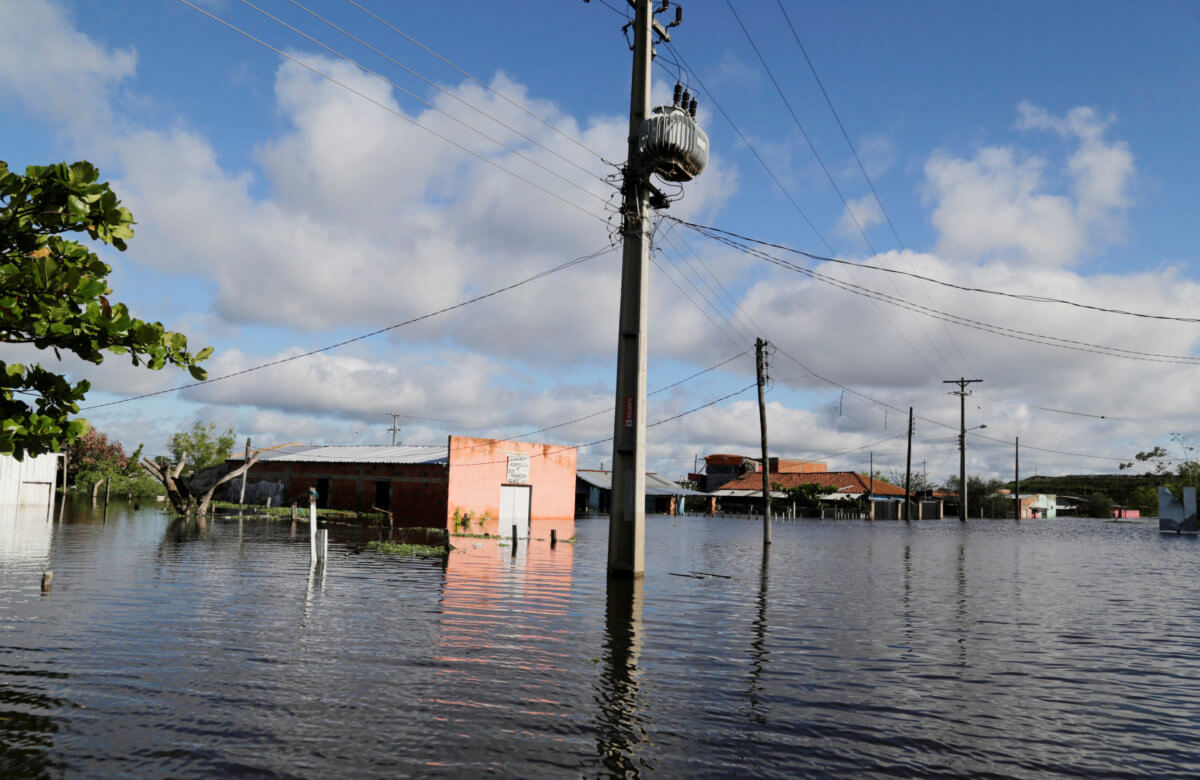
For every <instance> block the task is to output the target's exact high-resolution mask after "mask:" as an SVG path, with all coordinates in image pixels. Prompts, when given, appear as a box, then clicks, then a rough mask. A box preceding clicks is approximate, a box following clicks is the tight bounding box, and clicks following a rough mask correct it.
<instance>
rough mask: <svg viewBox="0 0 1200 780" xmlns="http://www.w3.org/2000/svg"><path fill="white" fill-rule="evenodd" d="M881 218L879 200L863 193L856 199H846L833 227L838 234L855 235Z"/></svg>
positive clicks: (879, 221) (881, 212) (882, 218)
mask: <svg viewBox="0 0 1200 780" xmlns="http://www.w3.org/2000/svg"><path fill="white" fill-rule="evenodd" d="M883 220H884V216H883V209H882V208H880V206H879V201H877V200H876V199H875V196H874V195H864V196H862V197H861V198H858V199H857V200H850V201H847V203H846V208H845V209H843V210H842V216H841V219H839V220H838V223H837V226H836V228H835V229H836V230H837V232H838V234H839V235H843V236H857V235H859V234H860V232H865V231H867V230H870V229H871V228H872V227H873V226H875V225H878V224H879V223H881V222H883Z"/></svg>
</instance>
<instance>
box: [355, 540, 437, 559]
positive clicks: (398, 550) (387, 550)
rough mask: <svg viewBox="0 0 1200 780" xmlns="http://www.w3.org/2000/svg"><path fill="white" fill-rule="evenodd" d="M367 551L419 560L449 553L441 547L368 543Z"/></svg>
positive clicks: (397, 543) (401, 543) (396, 543)
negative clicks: (417, 558) (408, 556)
mask: <svg viewBox="0 0 1200 780" xmlns="http://www.w3.org/2000/svg"><path fill="white" fill-rule="evenodd" d="M367 549H368V550H374V551H375V552H380V553H383V554H384V555H413V556H417V557H420V558H435V557H439V556H442V555H445V554H446V553H448V552H449V551H450V550H449V549H447V548H445V547H441V546H438V547H433V546H431V545H428V544H407V543H405V542H368V543H367ZM450 549H453V548H450Z"/></svg>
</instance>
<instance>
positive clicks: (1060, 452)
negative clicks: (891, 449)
mask: <svg viewBox="0 0 1200 780" xmlns="http://www.w3.org/2000/svg"><path fill="white" fill-rule="evenodd" d="M775 346H776V349H778V350H779V351H780V352H781V353H782V354H783V356H784V357H786V358H787V359H788V360H791V361H792V362H793V363H795V364H796V365H798V366H800V368H802V369H804V370H805V371H806V372H808V374H809V375H810V376H812V377H813V378H814V379H817V380H820V381H821V382H825V383H826V384H829V385H832V386H834V387H838V388H841V389H842V390H845V391H846V392H847V393H851V394H852V395H856V396H858V397H859V398H863V399H865V400H867V401H870V402H871V403H874V404H878V405H879V406H882V407H885V408H887V409H892V410H893V411H896V412H901V411H904V412H905V413H907V410H902V409H901V408H900V407H899V406H896V405H894V404H890V403H888V402H887V401H881V400H879V399H878V398H874V397H872V396H869V395H867V394H866V393H864V392H861V391H859V390H855V389H854V388H853V387H850V386H848V385H844V384H842V383H841V382H838V381H837V380H836V379H830V378H829V377H826V376H822V375H821V374H819V373H817V372H816V371H814V370H813V369H811V368H809V367H808V366H807V365H805V364H804V363H803V362H801V361H800V360H799V359H798V358H796V357H795V356H794V355H792V354H791V353H790V352H788V351H787V350H785V349H784V348H783V347H780V346H779V345H778V343H776V344H775ZM914 417H915V418H916V419H918V420H924V421H925V422H927V423H930V424H932V425H937V426H939V427H941V428H945V429H947V430H951V431H957V430H958V426H957V425H951V424H949V423H944V422H942V421H941V420H935V419H933V418H931V417H924V416H922V415H919V414H918V415H914ZM967 435H968V436H972V437H974V438H977V439H984V440H986V441H990V442H994V443H996V444H1003V445H1005V446H1008V447H1011V446H1013V444H1014V443H1013V442H1012V441H1009V440H1007V439H1000V438H997V437H995V436H988V435H986V434H982V433H980V432H978V431H967ZM954 438H955V441H957V439H958V436H957V434H956V435H955V437H954ZM1021 449H1023V450H1025V449H1028V450H1036V451H1038V452H1047V453H1050V454H1053V455H1066V456H1069V457H1077V458H1092V459H1094V460H1105V461H1116V462H1119V463H1123V462H1125V461H1128V460H1131V458H1114V457H1111V456H1107V455H1093V454H1092V453H1089V452H1071V451H1068V450H1056V449H1050V448H1047V447H1037V446H1034V445H1032V444H1027V443H1024V442H1022V443H1021ZM1163 460H1185V459H1184V458H1164V459H1163Z"/></svg>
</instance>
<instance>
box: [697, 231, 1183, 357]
mask: <svg viewBox="0 0 1200 780" xmlns="http://www.w3.org/2000/svg"><path fill="white" fill-rule="evenodd" d="M706 235H708V237H709V238H711V239H713V240H714V241H719V242H721V243H723V244H725V245H727V246H729V247H732V248H734V249H737V250H739V251H741V252H744V253H746V254H748V255H751V256H753V257H757V258H759V259H761V260H765V261H767V262H769V263H772V264H774V265H778V266H780V267H782V268H787V269H788V270H791V271H794V272H796V273H800V274H803V275H805V276H808V277H809V278H812V279H816V280H817V281H820V282H823V283H825V284H828V285H831V286H833V287H837V288H838V289H841V290H845V291H846V292H850V293H853V294H855V295H860V296H862V297H865V298H868V299H872V300H879V301H882V302H884V303H889V304H891V305H893V306H896V307H897V308H901V309H906V310H908V311H912V312H915V313H918V314H923V315H925V316H927V317H931V318H933V319H939V320H944V321H946V322H950V323H952V324H955V325H960V326H962V327H967V328H972V329H974V330H981V331H983V332H985V333H992V334H994V335H998V336H1004V337H1006V338H1011V339H1016V340H1018V341H1027V342H1030V343H1032V344H1041V345H1043V346H1051V347H1058V348H1060V349H1072V350H1075V351H1078V352H1091V353H1094V354H1098V355H1107V356H1109V357H1120V358H1125V359H1127V360H1139V361H1143V362H1150V363H1173V364H1178V365H1196V364H1197V362H1198V361H1200V357H1196V356H1192V355H1171V354H1163V353H1157V352H1144V351H1139V350H1131V349H1125V348H1123V347H1111V346H1107V345H1103V344H1092V343H1090V342H1086V341H1079V340H1077V339H1068V338H1063V337H1061V336H1050V335H1046V334H1041V333H1034V332H1032V331H1026V330H1020V329H1018V328H1009V327H1005V326H1003V325H994V324H992V323H989V322H984V321H981V320H975V319H971V318H969V317H963V316H961V315H957V314H950V313H948V312H944V311H941V310H940V309H933V308H930V307H928V306H922V305H921V304H918V303H913V302H912V301H908V300H905V299H903V298H898V297H896V296H892V295H888V294H887V293H883V292H879V291H878V290H872V289H870V288H867V287H862V286H860V285H856V284H854V283H852V282H847V281H843V280H841V279H835V278H833V277H831V276H827V275H825V274H822V273H819V272H817V271H813V270H812V269H810V268H805V267H804V266H800V265H796V264H795V263H792V262H789V261H787V260H783V259H781V258H778V257H775V256H774V255H771V254H768V253H766V252H762V251H760V250H756V249H752V248H750V247H748V246H745V245H744V244H739V243H737V242H736V241H733V240H730V239H728V238H725V237H724V236H719V235H713V234H706Z"/></svg>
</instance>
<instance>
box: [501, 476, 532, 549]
mask: <svg viewBox="0 0 1200 780" xmlns="http://www.w3.org/2000/svg"><path fill="white" fill-rule="evenodd" d="M532 492H533V488H532V487H531V486H530V485H501V486H500V529H499V535H500V538H502V539H508V538H511V537H512V528H513V526H514V525H515V526H516V527H517V538H518V539H520V538H525V539H528V538H529V507H530V504H531V498H532Z"/></svg>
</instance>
